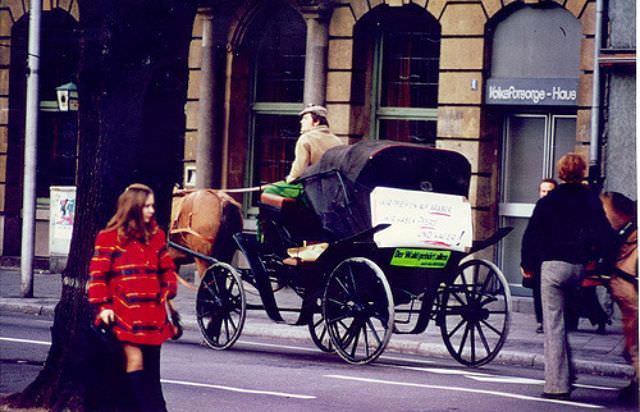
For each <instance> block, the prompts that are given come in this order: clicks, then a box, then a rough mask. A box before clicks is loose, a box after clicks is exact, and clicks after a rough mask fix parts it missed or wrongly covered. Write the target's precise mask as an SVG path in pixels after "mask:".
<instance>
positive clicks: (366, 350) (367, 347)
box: [362, 323, 371, 358]
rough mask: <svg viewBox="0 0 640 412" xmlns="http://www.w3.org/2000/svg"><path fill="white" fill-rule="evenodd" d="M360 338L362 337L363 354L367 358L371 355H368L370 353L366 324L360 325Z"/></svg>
mask: <svg viewBox="0 0 640 412" xmlns="http://www.w3.org/2000/svg"><path fill="white" fill-rule="evenodd" d="M362 336H363V337H364V352H365V354H366V356H367V358H368V357H369V356H371V355H370V351H369V337H368V334H367V324H366V323H363V324H362Z"/></svg>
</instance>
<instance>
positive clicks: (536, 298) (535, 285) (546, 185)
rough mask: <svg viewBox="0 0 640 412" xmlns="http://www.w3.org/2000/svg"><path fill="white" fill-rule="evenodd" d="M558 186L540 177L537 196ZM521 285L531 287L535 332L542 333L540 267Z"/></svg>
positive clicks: (551, 180)
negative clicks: (535, 324)
mask: <svg viewBox="0 0 640 412" xmlns="http://www.w3.org/2000/svg"><path fill="white" fill-rule="evenodd" d="M556 187H558V182H556V180H555V179H551V178H548V179H542V180H541V181H540V184H539V185H538V197H539V198H540V199H542V198H543V197H545V196H546V195H548V194H549V193H550V192H551V191H552V190H553V189H555V188H556ZM522 285H523V286H524V287H527V288H531V290H532V291H533V309H534V313H535V316H536V323H537V324H538V326H537V327H536V333H543V332H544V327H543V326H542V298H541V297H540V268H538V269H537V270H535V271H534V272H533V276H532V277H529V278H526V277H525V278H523V282H522Z"/></svg>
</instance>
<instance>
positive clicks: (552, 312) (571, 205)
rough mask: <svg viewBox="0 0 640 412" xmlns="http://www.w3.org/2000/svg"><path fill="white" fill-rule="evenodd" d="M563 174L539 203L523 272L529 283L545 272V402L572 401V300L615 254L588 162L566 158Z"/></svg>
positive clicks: (527, 236) (525, 247)
mask: <svg viewBox="0 0 640 412" xmlns="http://www.w3.org/2000/svg"><path fill="white" fill-rule="evenodd" d="M557 170H558V176H559V178H560V179H561V180H562V181H563V182H564V183H562V184H560V185H559V186H558V187H557V188H556V189H555V190H553V191H552V192H551V193H549V194H548V195H547V196H546V197H544V198H542V199H540V200H539V201H538V202H537V203H536V206H535V208H534V210H533V215H532V216H531V219H530V220H529V224H528V226H527V229H526V230H525V233H524V236H523V239H522V268H523V274H524V276H525V277H531V276H532V275H533V272H534V271H535V270H536V269H537V268H538V267H540V268H541V272H540V273H541V298H542V312H543V322H544V332H545V335H544V360H545V384H544V393H543V394H542V396H543V397H547V398H554V399H568V398H569V395H570V392H571V383H572V380H573V379H574V376H573V370H572V364H571V353H570V349H569V343H568V340H567V330H566V325H565V319H564V314H565V302H566V298H567V294H568V293H569V291H570V290H571V289H573V288H575V287H576V286H577V285H578V284H579V283H580V282H581V281H582V279H583V277H584V273H585V265H586V264H587V263H589V262H591V261H594V260H597V259H598V258H600V257H601V256H605V255H608V254H609V245H611V244H612V239H613V231H612V230H611V227H610V226H609V222H608V221H607V218H606V216H605V214H604V211H603V209H602V204H601V202H600V199H599V198H598V196H597V194H596V193H594V192H593V191H591V190H590V189H589V188H588V187H587V186H585V185H583V184H582V183H581V182H582V180H583V179H584V174H585V170H586V163H585V161H584V160H583V159H582V157H581V156H580V155H578V154H576V153H568V154H566V155H564V156H562V158H561V159H560V160H559V161H558V167H557Z"/></svg>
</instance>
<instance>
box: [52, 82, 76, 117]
mask: <svg viewBox="0 0 640 412" xmlns="http://www.w3.org/2000/svg"><path fill="white" fill-rule="evenodd" d="M56 96H57V98H58V110H60V111H61V112H68V111H70V110H72V111H75V110H78V88H77V87H76V84H75V83H73V82H69V83H65V84H63V85H61V86H58V87H56Z"/></svg>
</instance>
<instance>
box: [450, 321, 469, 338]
mask: <svg viewBox="0 0 640 412" xmlns="http://www.w3.org/2000/svg"><path fill="white" fill-rule="evenodd" d="M464 323H465V320H464V319H460V322H458V324H457V325H456V327H455V328H453V330H452V331H451V332H450V333H449V334H447V338H449V339H451V337H452V336H453V335H455V334H456V332H457V331H458V329H460V327H461V326H462V325H464Z"/></svg>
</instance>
